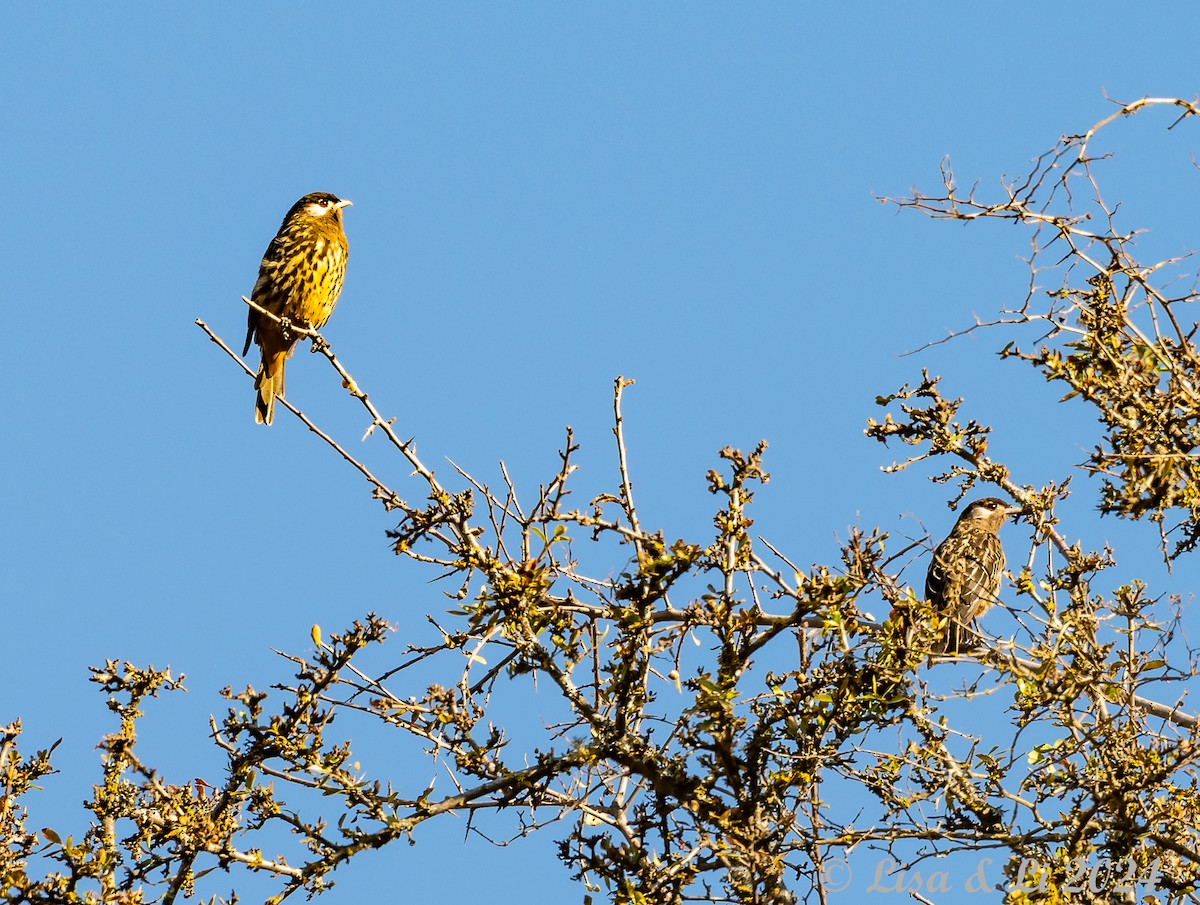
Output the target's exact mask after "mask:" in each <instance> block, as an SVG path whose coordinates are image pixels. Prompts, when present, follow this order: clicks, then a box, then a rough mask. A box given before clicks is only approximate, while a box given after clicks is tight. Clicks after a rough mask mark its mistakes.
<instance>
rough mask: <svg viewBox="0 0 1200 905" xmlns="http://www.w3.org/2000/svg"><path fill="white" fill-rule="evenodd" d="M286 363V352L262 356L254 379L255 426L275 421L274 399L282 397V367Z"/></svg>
mask: <svg viewBox="0 0 1200 905" xmlns="http://www.w3.org/2000/svg"><path fill="white" fill-rule="evenodd" d="M286 361H287V352H286V351H284V352H278V353H276V354H274V355H268V354H266V353H264V354H263V360H262V364H260V365H259V366H258V376H257V377H255V378H254V389H256V390H257V391H258V398H256V399H255V400H254V421H255V422H256V423H257V424H270V423H271V422H272V421H274V420H275V397H276V396H282V395H283V365H284V362H286Z"/></svg>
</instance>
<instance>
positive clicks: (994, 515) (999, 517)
mask: <svg viewBox="0 0 1200 905" xmlns="http://www.w3.org/2000/svg"><path fill="white" fill-rule="evenodd" d="M1020 511H1021V509H1020V507H1019V506H1011V505H1009V504H1008V503H1006V502H1005V501H1004V500H1002V499H999V498H998V497H994V496H989V497H984V498H983V499H981V500H974V501H973V502H972V503H971V504H970V505H969V506H967V508H966V509H964V510H963V513H962V515H960V516H959V517H958V520H959V522H966V521H976V520H978V521H982V522H990V523H992V524H994V525H995V526H996V527H999V526H1000V524H1001V523H1003V521H1004V520H1005V519H1006V518H1008V517H1009V516H1010V515H1015V514H1016V513H1018V512H1020Z"/></svg>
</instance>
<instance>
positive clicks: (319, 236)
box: [242, 192, 351, 424]
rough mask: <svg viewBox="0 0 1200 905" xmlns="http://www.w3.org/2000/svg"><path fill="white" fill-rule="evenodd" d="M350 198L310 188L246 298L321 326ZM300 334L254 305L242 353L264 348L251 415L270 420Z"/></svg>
mask: <svg viewBox="0 0 1200 905" xmlns="http://www.w3.org/2000/svg"><path fill="white" fill-rule="evenodd" d="M350 205H351V202H349V201H346V200H345V199H344V198H339V197H338V196H337V195H334V194H331V193H329V192H311V193H309V194H307V195H305V196H304V197H303V198H301V199H300V200H299V201H297V202H296V203H295V204H293V205H292V207H291V209H290V210H289V211H288V212H287V216H285V217H284V218H283V223H282V224H281V225H280V227H279V232H278V233H276V234H275V238H274V239H272V240H271V244H270V245H268V246H267V251H266V254H264V255H263V258H262V263H261V264H259V267H258V280H257V281H256V282H255V283H254V291H253V292H251V293H250V299H251V301H253V302H254V303H255V304H256V305H259V306H261V307H262V308H264V309H266V310H267V311H270V312H271V313H272V314H274V315H276V316H277V317H280V318H283V319H285V320H287V321H290V322H295V323H297V324H299V325H302V326H304V327H311V328H312V329H313V330H319V329H320V328H321V327H322V326H324V324H325V322H326V321H327V320H329V315H330V314H332V313H333V306H334V305H336V304H337V300H338V295H339V294H340V293H341V291H342V279H343V277H344V276H345V274H346V258H347V257H348V255H349V248H348V246H347V244H346V232H345V230H344V229H343V228H342V210H343V208H347V207H350ZM297 339H298V337H295V336H292V335H291V333H290V331H288V330H287V329H286V327H285V326H284V325H281V324H280V323H279V322H278V321H275V320H273V319H272V318H270V317H267V316H266V315H265V314H262V313H260V312H258V311H255V310H254V309H253V308H251V309H250V313H249V317H248V318H247V323H246V345H245V348H243V349H242V355H243V356H245V355H246V353H247V352H249V351H250V343H251V341H253V342H256V343H258V346H259V348H260V349H261V350H262V363H261V364H260V365H259V366H258V374H257V375H256V376H255V378H254V389H255V390H256V391H257V397H256V398H255V401H254V420H255V421H256V422H257V423H258V424H270V423H271V422H272V420H274V418H275V398H276V397H277V396H282V395H283V370H284V363H285V362H286V361H287V358H288V356H290V355H291V354H292V347H293V346H295V344H296V340H297Z"/></svg>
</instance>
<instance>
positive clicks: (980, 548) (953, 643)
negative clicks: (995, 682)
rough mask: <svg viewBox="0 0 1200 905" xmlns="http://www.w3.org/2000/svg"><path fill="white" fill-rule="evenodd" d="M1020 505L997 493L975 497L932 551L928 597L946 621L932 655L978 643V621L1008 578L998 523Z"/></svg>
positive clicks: (958, 650)
mask: <svg viewBox="0 0 1200 905" xmlns="http://www.w3.org/2000/svg"><path fill="white" fill-rule="evenodd" d="M1021 511H1022V510H1021V507H1019V506H1010V505H1009V504H1008V503H1006V502H1005V501H1004V500H1001V499H997V498H996V497H985V498H984V499H981V500H975V501H974V502H972V503H971V504H970V505H969V506H967V508H966V509H964V510H963V512H962V515H960V516H959V517H958V521H957V522H955V523H954V527H953V528H952V529H950V533H949V534H948V535H947V536H946V539H945V540H944V541H942V542H941V543H940V544H938V545H937V549H935V550H934V551H933V561H932V562H931V563H930V564H929V571H928V572H927V573H926V575H925V598H926V599H927V600H929V602H930V603H931V604H932V605H933V609H934V611H935V612H936V613H937V614H938V615H939V616H941V617H943V618H945V619H946V627H945V629H944V630H943V633H942V637H941V638H939V639H938V640H937V641H936V642H935V643H934V645H933V647H932V650H933V652H934V653H953V654H957V653H960V652H965V651H968V650H970V649H971V648H972V647H974V646H975V645H976V643H977V642H978V636H977V635H976V634H975V632H974V631H973V629H972V625H973V623H974V622H975V620H976V619H978V618H979V617H980V616H982V615H983V613H984V612H985V611H986V610H987V609H988V607H990V606H991V605H992V604H994V603H995V602H996V599H997V595H998V594H999V593H1000V581H1001V579H1002V578H1003V577H1004V547H1003V546H1001V544H1000V537H999V534H998V532H999V530H1000V526H1001V525H1003V524H1004V522H1005V521H1006V520H1007V519H1008V517H1009V516H1011V515H1016V514H1017V513H1019V512H1021Z"/></svg>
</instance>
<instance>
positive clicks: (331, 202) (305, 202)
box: [283, 192, 350, 223]
mask: <svg viewBox="0 0 1200 905" xmlns="http://www.w3.org/2000/svg"><path fill="white" fill-rule="evenodd" d="M349 206H350V202H349V201H346V200H345V199H343V198H339V197H338V196H337V195H335V194H333V193H332V192H309V193H308V194H307V195H305V196H304V197H303V198H301V199H300V200H299V201H297V202H296V203H295V204H293V205H292V207H291V210H289V211H288V212H287V216H286V217H284V218H283V222H284V223H287V222H288V221H289V220H291V219H292V218H294V217H331V218H332V219H333V220H334V222H336V223H341V222H342V208H344V207H349Z"/></svg>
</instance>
